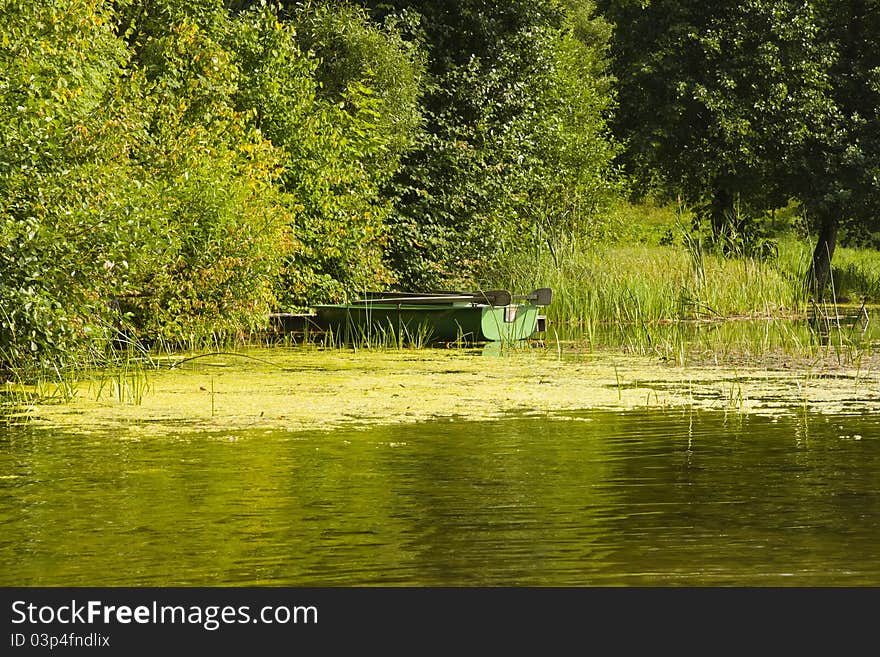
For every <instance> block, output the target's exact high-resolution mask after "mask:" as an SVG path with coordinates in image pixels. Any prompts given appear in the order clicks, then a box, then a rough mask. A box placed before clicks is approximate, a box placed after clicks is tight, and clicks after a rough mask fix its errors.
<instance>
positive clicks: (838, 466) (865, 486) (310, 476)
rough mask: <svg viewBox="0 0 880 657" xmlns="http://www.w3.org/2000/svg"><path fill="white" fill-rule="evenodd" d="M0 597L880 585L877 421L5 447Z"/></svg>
mask: <svg viewBox="0 0 880 657" xmlns="http://www.w3.org/2000/svg"><path fill="white" fill-rule="evenodd" d="M0 527H2V533H0V584H2V585H25V586H32V585H63V586H68V585H93V586H98V585H132V586H141V585H233V586H237V585H289V586H300V585H303V586H305V585H330V586H335V585H340V586H345V585H406V586H410V585H456V586H459V585H461V586H472V585H576V586H592V585H602V586H604V585H615V586H616V585H622V586H628V585H648V586H651V585H758V586H764V585H774V586H776V585H798V586H799V585H828V586H837V585H856V586H860V585H871V586H876V585H878V584H880V550H878V545H880V418H878V417H876V416H873V415H867V414H862V415H848V416H829V415H810V414H806V413H804V412H797V411H793V412H792V413H791V414H788V415H782V416H780V417H776V418H770V417H761V416H751V415H743V414H737V413H723V412H720V411H719V412H711V411H691V412H687V411H670V410H666V411H664V410H641V411H638V410H636V411H632V410H631V411H620V412H617V411H596V412H590V413H583V414H577V415H571V416H569V417H553V418H548V417H545V416H542V415H534V416H531V415H518V416H512V417H508V418H505V419H500V420H494V421H485V422H467V421H458V420H442V421H439V420H438V421H434V422H426V423H418V424H409V425H397V426H393V427H373V428H365V429H352V430H338V431H328V432H316V433H303V432H289V433H288V432H270V431H259V432H250V433H248V432H235V433H229V434H223V435H218V434H216V433H215V434H187V435H185V436H180V437H173V436H172V437H141V438H139V439H136V440H135V439H130V438H126V439H122V438H120V436H117V435H99V434H92V435H83V434H70V435H66V434H63V433H58V432H49V431H44V430H36V429H0Z"/></svg>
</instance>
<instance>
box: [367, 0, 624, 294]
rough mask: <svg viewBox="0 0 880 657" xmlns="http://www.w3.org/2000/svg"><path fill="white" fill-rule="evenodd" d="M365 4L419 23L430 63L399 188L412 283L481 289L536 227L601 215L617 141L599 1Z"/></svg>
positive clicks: (413, 31)
mask: <svg viewBox="0 0 880 657" xmlns="http://www.w3.org/2000/svg"><path fill="white" fill-rule="evenodd" d="M363 4H365V5H367V6H369V7H371V9H372V11H373V15H374V16H376V18H377V20H387V19H388V18H389V17H392V18H395V19H396V20H397V21H398V23H399V24H400V25H403V26H407V28H408V33H409V34H410V36H411V38H413V39H415V40H417V41H418V42H419V43H421V44H422V47H423V48H424V50H425V52H426V57H427V71H428V76H429V79H428V85H427V91H426V93H425V95H424V97H423V100H422V104H423V108H424V115H425V119H426V126H425V135H424V138H423V140H422V141H421V143H420V145H419V147H418V148H417V149H416V150H414V151H413V152H411V153H410V154H409V155H407V157H406V158H405V159H404V161H403V167H402V170H401V172H400V173H399V174H398V175H397V176H396V177H395V179H394V185H393V187H392V189H391V190H390V192H389V193H390V195H391V196H392V198H396V199H397V200H396V202H395V210H394V212H393V214H392V215H391V217H390V224H391V231H392V233H391V238H392V239H391V244H390V254H389V258H390V262H391V264H392V267H393V268H394V269H395V270H396V271H398V272H399V273H400V276H401V283H402V285H403V286H404V287H409V288H417V289H425V288H432V287H452V286H460V285H468V284H471V283H473V282H474V280H476V279H477V278H479V277H480V275H481V274H482V273H485V272H486V271H487V269H488V268H489V267H491V266H492V264H493V263H494V262H495V261H497V259H499V258H500V257H502V254H507V255H509V254H510V253H511V252H512V251H513V252H515V251H516V250H517V249H519V248H522V245H524V244H525V245H530V244H532V243H533V240H534V239H535V235H536V232H537V231H536V227H541V226H557V225H558V223H559V220H560V218H561V217H563V216H568V217H573V216H574V215H577V216H578V217H579V218H580V219H579V221H580V220H582V219H584V217H586V216H588V215H591V214H592V215H594V214H595V211H596V206H597V205H600V204H599V203H598V200H599V198H600V197H601V196H602V194H603V193H605V192H606V191H607V184H606V182H607V180H608V178H610V175H609V163H610V159H611V156H612V155H613V148H612V147H611V146H610V144H609V137H608V134H607V133H606V131H605V127H604V121H605V113H606V111H607V110H608V108H609V106H610V102H611V97H610V90H609V89H608V85H607V80H606V77H605V75H604V72H603V70H602V69H603V65H604V46H605V39H606V37H607V30H605V29H604V23H603V22H602V21H601V20H599V19H597V18H595V17H593V16H592V4H591V3H588V2H578V3H561V2H556V1H554V0H541V1H540V2H535V1H534V0H528V1H526V0H518V1H516V2H497V1H494V0H457V1H455V2H418V3H416V2H408V1H405V0H396V1H394V2H367V1H365V2H363ZM576 10H577V11H576ZM575 17H576V20H575ZM559 203H564V204H565V207H566V208H567V209H568V210H572V209H573V208H578V211H577V212H575V213H571V212H569V213H568V214H566V212H565V211H563V209H562V207H561V206H559V205H558V204H559ZM551 214H553V216H552V217H551ZM582 223H583V222H582ZM554 231H555V233H556V234H557V235H559V234H562V233H565V232H566V231H565V230H563V229H562V227H561V226H559V228H558V230H557V229H555V228H554ZM551 232H552V231H551ZM569 232H570V231H569ZM548 234H549V233H548V231H544V232H543V233H542V235H544V236H546V235H548Z"/></svg>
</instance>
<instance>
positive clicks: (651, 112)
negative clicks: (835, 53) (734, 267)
mask: <svg viewBox="0 0 880 657" xmlns="http://www.w3.org/2000/svg"><path fill="white" fill-rule="evenodd" d="M600 7H602V8H603V10H604V11H605V12H606V15H607V16H608V17H609V19H611V20H612V21H614V22H615V23H616V30H615V36H614V40H613V49H612V51H613V56H614V66H613V70H614V72H615V74H616V76H617V77H618V79H619V87H618V91H619V99H620V108H619V112H618V113H617V115H616V120H615V130H616V134H617V135H618V136H619V138H620V139H622V140H624V141H625V142H626V143H627V146H628V148H627V153H626V157H625V158H624V161H625V163H626V165H627V167H628V169H629V171H630V172H631V173H633V175H634V176H635V177H636V179H637V180H638V181H639V182H640V184H641V187H642V189H652V188H653V189H655V190H658V191H662V192H665V193H666V195H667V198H676V197H680V198H681V199H682V200H683V201H684V202H686V203H687V204H689V205H691V206H693V207H695V208H696V209H697V211H698V212H699V213H700V214H701V215H703V216H706V217H710V218H711V219H712V225H713V229H714V231H715V232H716V234H717V233H718V232H719V231H720V230H721V228H722V226H724V225H725V224H726V223H728V222H729V219H730V218H731V217H734V216H735V217H736V218H737V219H738V220H739V221H745V222H746V223H741V224H739V225H737V226H735V228H736V229H737V230H740V231H742V230H751V229H752V228H753V226H750V225H748V222H750V221H751V220H753V219H754V218H756V217H760V216H761V215H762V214H763V213H764V212H765V211H766V210H769V209H771V208H775V207H781V206H784V205H785V204H786V203H787V202H788V199H789V198H791V197H793V196H797V193H798V190H800V189H802V186H803V183H804V175H803V164H804V161H805V159H806V157H807V153H808V152H809V150H810V148H811V147H812V145H813V143H814V140H815V139H816V137H817V136H819V137H820V138H821V135H823V134H825V133H826V132H827V129H828V116H829V112H830V111H831V109H832V104H831V102H830V99H829V97H828V94H827V90H828V88H829V83H830V81H829V75H828V63H829V61H830V59H829V57H830V51H829V48H828V47H827V44H824V43H822V42H821V41H820V40H818V39H817V37H818V34H819V31H818V24H817V21H816V17H815V15H814V11H813V9H812V7H811V6H810V5H809V4H808V3H803V2H795V1H793V0H749V1H748V2H725V3H721V4H718V3H713V4H707V3H701V2H690V1H687V2H681V1H680V0H652V1H651V2H644V3H635V2H627V1H617V0H605V1H603V2H600ZM735 203H736V204H738V210H737V211H736V212H734V204H735Z"/></svg>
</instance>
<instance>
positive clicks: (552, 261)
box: [487, 231, 880, 362]
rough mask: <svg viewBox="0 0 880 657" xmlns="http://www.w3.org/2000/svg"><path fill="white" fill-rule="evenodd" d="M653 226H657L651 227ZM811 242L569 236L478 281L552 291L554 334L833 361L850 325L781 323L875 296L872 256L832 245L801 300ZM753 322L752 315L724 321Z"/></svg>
mask: <svg viewBox="0 0 880 657" xmlns="http://www.w3.org/2000/svg"><path fill="white" fill-rule="evenodd" d="M655 232H657V231H655ZM811 256H812V244H811V243H810V242H808V241H807V240H804V239H798V238H797V237H794V236H792V235H786V236H784V237H782V238H780V239H778V240H777V241H776V249H775V250H774V252H772V253H768V254H767V256H766V257H762V258H757V257H742V256H740V257H728V256H724V255H721V254H720V253H718V251H717V250H713V249H707V248H705V247H704V245H703V244H702V243H701V242H700V240H699V238H696V237H693V236H692V235H689V234H688V233H685V232H683V231H682V233H681V234H680V235H679V236H678V239H676V240H669V241H668V243H664V244H658V243H654V244H650V243H641V244H632V243H628V244H619V243H594V244H591V245H588V246H584V245H580V244H578V243H576V242H569V243H567V244H564V245H557V246H556V248H555V258H554V257H550V256H549V255H546V254H542V253H537V254H535V255H533V256H532V257H528V258H521V259H515V260H508V261H506V262H505V263H504V264H503V266H502V267H501V268H499V269H498V270H497V271H496V272H495V273H494V278H493V279H491V280H490V281H488V282H487V284H489V285H492V286H495V287H503V286H509V287H510V288H511V289H525V290H528V289H531V288H533V287H537V286H541V287H544V286H547V287H551V288H553V303H552V304H551V305H550V306H549V307H547V308H546V313H547V316H548V318H549V319H550V321H551V322H552V323H553V327H554V331H555V332H556V334H557V335H559V336H560V337H561V338H562V339H568V340H573V341H576V342H583V343H586V344H587V345H588V346H590V347H594V346H608V347H622V348H624V349H625V350H626V351H631V352H638V353H656V354H658V355H661V356H662V357H664V358H667V359H670V360H674V361H677V362H684V361H685V360H686V359H688V358H691V357H693V356H694V355H698V356H699V358H700V360H705V359H710V360H716V361H717V360H729V359H732V358H742V357H746V358H748V357H754V356H760V355H762V354H766V353H768V352H775V353H778V354H783V355H784V354H790V355H792V356H797V357H798V358H804V357H806V358H818V357H822V356H823V355H826V356H827V355H828V354H829V352H830V351H833V352H834V355H835V356H836V357H837V359H838V361H842V360H843V358H842V356H841V354H845V356H846V359H847V361H849V362H852V361H853V360H854V359H858V358H860V357H861V354H862V353H863V349H864V348H865V345H864V344H863V342H864V341H863V340H861V337H862V336H860V335H859V334H858V332H854V331H853V330H852V328H851V327H850V329H848V330H847V331H836V332H834V333H832V334H829V332H828V331H820V330H818V329H817V327H819V326H820V325H819V324H818V323H811V324H808V323H807V322H805V321H801V322H800V323H799V324H795V323H792V322H791V321H790V320H792V319H799V320H805V319H806V318H807V317H808V315H809V316H812V317H814V318H815V317H816V316H825V317H832V316H837V315H839V314H840V312H841V311H840V308H839V307H838V303H842V302H843V301H847V300H855V299H859V300H863V299H865V298H871V299H875V300H876V299H880V254H877V253H874V252H869V251H861V250H853V249H840V250H839V251H838V254H837V257H836V262H835V265H836V266H835V269H834V273H833V281H834V283H833V287H832V290H831V295H830V300H829V301H827V302H824V303H823V304H822V305H821V306H819V305H818V304H817V303H816V301H815V300H811V299H809V298H808V297H807V295H806V292H805V288H804V285H803V281H804V275H805V273H806V271H807V269H808V267H809V264H810V259H811ZM743 319H749V320H756V321H752V322H743V321H735V322H734V321H731V320H743Z"/></svg>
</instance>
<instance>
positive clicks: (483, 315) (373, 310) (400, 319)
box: [314, 304, 543, 342]
mask: <svg viewBox="0 0 880 657" xmlns="http://www.w3.org/2000/svg"><path fill="white" fill-rule="evenodd" d="M315 313H316V315H315V319H314V322H315V323H316V324H317V325H318V326H320V327H321V328H322V329H323V330H325V331H333V332H334V333H335V334H337V335H338V336H339V337H341V338H342V339H344V340H346V341H351V340H352V339H354V340H359V339H368V340H369V339H372V338H377V339H381V338H383V337H387V336H389V335H391V336H393V337H394V338H395V339H404V340H408V341H416V340H419V341H422V342H507V341H518V340H527V339H529V338H531V337H533V336H534V335H535V334H536V332H538V328H539V326H540V325H541V324H542V322H541V321H540V320H542V319H543V318H541V317H539V313H538V306H534V305H531V304H519V305H509V306H488V305H474V304H451V305H414V304H358V305H355V304H339V305H323V306H316V307H315Z"/></svg>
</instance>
